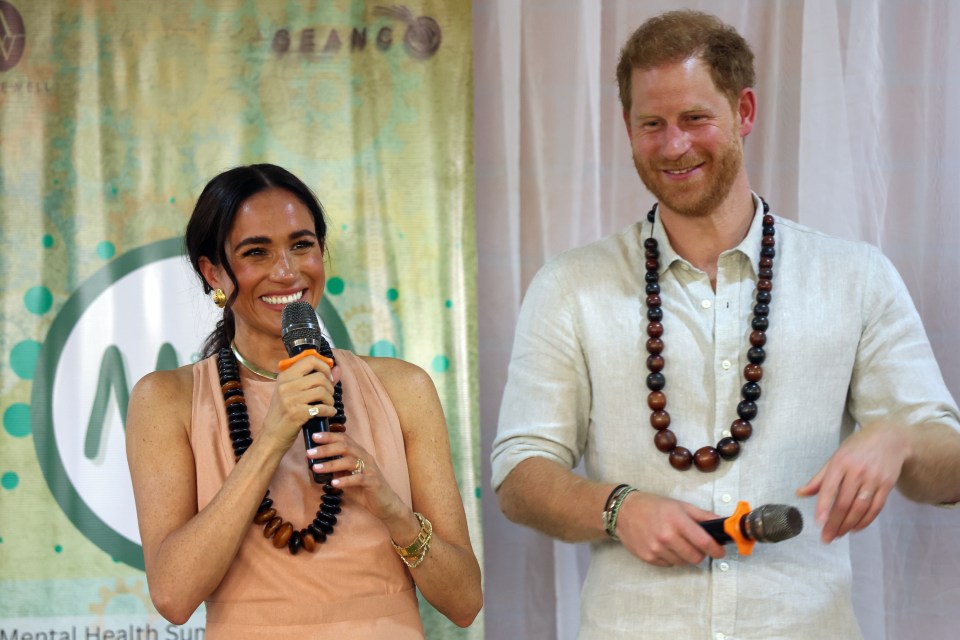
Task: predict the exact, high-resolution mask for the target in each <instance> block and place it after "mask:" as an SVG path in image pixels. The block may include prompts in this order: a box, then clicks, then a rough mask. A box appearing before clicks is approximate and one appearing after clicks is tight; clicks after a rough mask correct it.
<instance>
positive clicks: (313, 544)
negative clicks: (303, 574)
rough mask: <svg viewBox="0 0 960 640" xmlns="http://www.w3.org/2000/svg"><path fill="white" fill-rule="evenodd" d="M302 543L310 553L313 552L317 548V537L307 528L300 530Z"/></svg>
mask: <svg viewBox="0 0 960 640" xmlns="http://www.w3.org/2000/svg"><path fill="white" fill-rule="evenodd" d="M300 544H302V545H303V548H304V549H305V550H306V551H308V552H310V553H313V552H314V551H316V549H317V539H316V538H314V537H313V534H312V533H310V532H309V531H308V530H306V529H301V530H300Z"/></svg>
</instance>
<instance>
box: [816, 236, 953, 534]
mask: <svg viewBox="0 0 960 640" xmlns="http://www.w3.org/2000/svg"><path fill="white" fill-rule="evenodd" d="M864 282H866V283H868V284H867V287H868V288H867V290H866V292H865V295H864V297H863V300H862V314H863V323H864V327H863V334H862V336H861V338H860V344H859V346H858V350H857V362H856V365H855V368H854V371H853V375H852V378H851V381H850V394H849V402H848V410H849V411H850V413H851V415H852V416H853V417H854V418H855V419H856V420H857V422H858V423H859V424H861V425H863V426H862V427H861V428H860V429H859V430H858V431H857V432H855V433H854V434H852V435H851V436H850V437H849V438H847V439H846V440H845V441H844V442H843V443H842V444H841V445H840V447H839V448H838V449H837V451H836V453H834V454H833V456H831V457H830V459H829V460H828V461H827V463H826V464H825V465H824V466H823V467H822V468H821V469H820V471H819V472H818V473H817V474H816V475H815V476H814V477H813V478H812V479H811V480H810V482H808V483H807V484H806V485H804V486H803V487H800V488H799V489H798V490H797V494H798V495H800V496H813V495H817V496H818V497H817V505H816V511H815V517H816V520H817V523H818V524H820V525H821V526H822V532H821V538H822V540H823V541H824V542H831V541H832V540H834V539H836V538H838V537H840V536H843V535H845V534H847V533H849V532H850V531H859V530H860V529H863V528H864V527H866V526H867V525H869V524H870V523H871V522H873V520H874V519H875V518H876V517H877V515H878V514H879V513H880V511H881V510H882V509H883V507H884V505H885V504H886V500H887V496H888V495H889V494H890V491H892V490H893V487H894V486H896V487H898V488H899V489H900V491H901V493H903V495H904V496H906V497H907V498H909V499H911V500H914V501H917V502H928V503H944V502H956V501H957V500H960V431H958V430H957V420H958V412H957V407H956V404H955V403H954V401H953V399H952V398H951V397H950V392H949V391H948V390H947V388H946V385H945V384H944V382H943V378H942V376H941V375H940V370H939V368H938V367H937V363H936V360H935V359H934V356H933V350H932V349H931V347H930V343H929V342H928V340H927V337H926V334H925V332H924V330H923V326H922V324H921V322H920V317H919V315H918V314H917V311H916V309H915V308H914V306H913V302H912V300H911V299H910V295H909V293H908V292H907V289H906V287H905V286H904V284H903V281H902V280H901V279H900V276H899V274H897V272H896V270H895V269H894V267H893V265H892V264H891V263H890V262H889V260H887V259H886V258H884V257H883V256H882V255H880V253H879V252H876V251H875V252H873V253H872V255H871V264H870V271H869V272H868V273H866V274H865V277H864Z"/></svg>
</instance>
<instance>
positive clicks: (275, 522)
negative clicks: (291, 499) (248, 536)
mask: <svg viewBox="0 0 960 640" xmlns="http://www.w3.org/2000/svg"><path fill="white" fill-rule="evenodd" d="M281 524H283V520H281V519H280V518H279V517H277V518H273V519H271V520H270V522H268V523H267V524H266V526H265V527H264V528H263V537H264V538H269V537H270V536H272V535H273V534H275V533H276V532H277V529H279V528H280V525H281Z"/></svg>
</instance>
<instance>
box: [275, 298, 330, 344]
mask: <svg viewBox="0 0 960 640" xmlns="http://www.w3.org/2000/svg"><path fill="white" fill-rule="evenodd" d="M280 325H281V328H280V335H281V337H282V338H283V345H284V346H285V347H286V348H287V353H289V354H290V355H296V354H297V353H300V352H301V351H303V350H304V348H303V347H304V345H308V346H309V347H313V348H319V346H320V341H321V340H322V339H323V337H322V334H321V332H320V322H319V321H318V320H317V314H316V312H315V311H314V310H313V307H311V306H310V303H309V302H307V301H305V300H297V301H295V302H291V303H290V304H288V305H287V306H285V307H284V308H283V312H282V313H281V314H280Z"/></svg>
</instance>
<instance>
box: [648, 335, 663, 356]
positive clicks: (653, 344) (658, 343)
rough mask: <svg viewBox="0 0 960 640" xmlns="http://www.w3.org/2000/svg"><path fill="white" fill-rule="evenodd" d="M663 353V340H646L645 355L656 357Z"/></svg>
mask: <svg viewBox="0 0 960 640" xmlns="http://www.w3.org/2000/svg"><path fill="white" fill-rule="evenodd" d="M661 351H663V340H661V339H660V338H650V339H649V340H647V353H649V354H653V355H656V354H658V353H660V352H661Z"/></svg>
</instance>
